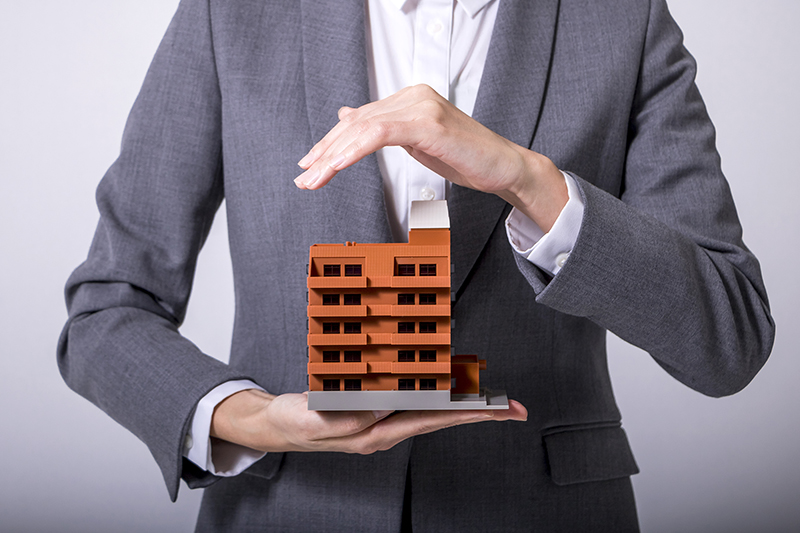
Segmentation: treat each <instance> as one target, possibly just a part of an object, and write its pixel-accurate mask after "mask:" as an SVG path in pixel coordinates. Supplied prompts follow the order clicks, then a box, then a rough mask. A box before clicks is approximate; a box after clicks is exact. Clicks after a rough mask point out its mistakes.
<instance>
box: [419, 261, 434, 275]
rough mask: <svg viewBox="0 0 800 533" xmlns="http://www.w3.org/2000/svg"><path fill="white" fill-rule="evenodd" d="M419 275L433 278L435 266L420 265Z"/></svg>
mask: <svg viewBox="0 0 800 533" xmlns="http://www.w3.org/2000/svg"><path fill="white" fill-rule="evenodd" d="M419 275H420V276H435V275H436V264H433V265H420V266H419Z"/></svg>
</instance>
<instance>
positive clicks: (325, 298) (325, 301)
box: [322, 294, 339, 305]
mask: <svg viewBox="0 0 800 533" xmlns="http://www.w3.org/2000/svg"><path fill="white" fill-rule="evenodd" d="M322 305H339V295H338V294H323V295H322Z"/></svg>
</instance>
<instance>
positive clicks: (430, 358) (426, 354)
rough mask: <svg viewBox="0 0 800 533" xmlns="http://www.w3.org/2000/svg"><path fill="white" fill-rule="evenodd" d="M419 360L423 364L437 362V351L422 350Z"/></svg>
mask: <svg viewBox="0 0 800 533" xmlns="http://www.w3.org/2000/svg"><path fill="white" fill-rule="evenodd" d="M419 360H420V362H423V363H431V362H435V361H436V350H420V351H419Z"/></svg>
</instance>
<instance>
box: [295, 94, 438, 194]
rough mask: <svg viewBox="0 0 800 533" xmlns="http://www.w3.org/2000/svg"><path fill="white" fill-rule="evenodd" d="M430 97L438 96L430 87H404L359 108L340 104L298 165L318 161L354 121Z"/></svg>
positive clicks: (391, 110)
mask: <svg viewBox="0 0 800 533" xmlns="http://www.w3.org/2000/svg"><path fill="white" fill-rule="evenodd" d="M426 89H427V90H426ZM431 97H438V95H437V94H436V92H435V91H433V89H431V88H430V87H426V86H418V87H406V88H405V89H401V90H400V91H398V92H396V93H395V94H393V95H390V96H388V97H386V98H384V99H382V100H378V101H376V102H370V103H368V104H365V105H363V106H361V107H359V108H352V107H349V106H342V107H341V108H339V111H338V113H337V115H338V117H339V122H338V123H337V124H336V125H335V126H334V127H333V128H332V129H331V130H330V131H329V132H328V133H327V134H325V136H324V137H323V138H322V139H321V140H320V141H319V142H318V143H317V144H315V145H314V146H313V147H312V148H311V150H310V151H309V152H308V153H307V154H306V155H305V156H303V158H302V159H301V160H300V161H299V162H298V165H299V166H300V167H301V168H303V169H306V170H307V169H308V168H309V167H310V166H311V165H313V164H314V163H315V162H316V161H318V160H319V159H320V157H322V156H324V155H325V154H327V153H328V152H329V150H330V148H331V146H332V145H333V144H334V142H335V141H336V139H338V138H339V136H340V135H341V134H342V132H343V131H344V130H346V129H347V128H348V127H349V126H350V125H351V124H353V123H355V122H356V121H359V120H368V119H370V118H372V117H375V116H378V115H381V114H385V113H390V112H393V111H396V110H398V109H402V108H403V107H408V106H409V105H412V104H413V103H414V102H416V101H419V100H420V99H424V98H431ZM298 181H299V183H298ZM308 181H309V180H308V179H301V180H295V183H296V184H297V186H298V187H300V188H306V187H304V184H305V183H307V182H308Z"/></svg>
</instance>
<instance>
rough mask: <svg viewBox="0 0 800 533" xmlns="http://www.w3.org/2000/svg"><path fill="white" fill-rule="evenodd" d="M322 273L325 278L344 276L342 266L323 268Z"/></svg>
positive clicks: (326, 266)
mask: <svg viewBox="0 0 800 533" xmlns="http://www.w3.org/2000/svg"><path fill="white" fill-rule="evenodd" d="M322 273H323V274H324V275H325V277H326V278H327V277H331V276H341V275H342V266H341V265H325V266H324V267H322Z"/></svg>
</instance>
